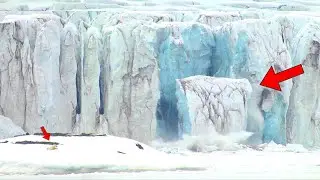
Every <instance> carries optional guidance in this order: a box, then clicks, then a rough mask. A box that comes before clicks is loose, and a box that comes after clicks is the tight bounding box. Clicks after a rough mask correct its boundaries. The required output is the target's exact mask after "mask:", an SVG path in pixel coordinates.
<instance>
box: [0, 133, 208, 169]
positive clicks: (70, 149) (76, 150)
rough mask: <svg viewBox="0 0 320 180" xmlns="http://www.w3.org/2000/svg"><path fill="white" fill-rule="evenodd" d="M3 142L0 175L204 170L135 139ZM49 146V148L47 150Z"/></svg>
mask: <svg viewBox="0 0 320 180" xmlns="http://www.w3.org/2000/svg"><path fill="white" fill-rule="evenodd" d="M6 141H8V142H7V143H0V154H6V156H0V174H7V175H8V174H20V173H22V172H23V173H24V174H70V173H80V172H81V173H89V172H131V171H151V170H153V171H159V170H162V171H163V170H202V169H205V168H206V164H205V163H203V162H200V161H199V162H194V161H193V160H192V159H190V158H185V157H182V156H177V155H169V154H166V153H164V152H160V151H157V150H155V149H153V148H151V147H149V146H147V145H145V144H142V143H139V142H137V141H134V140H130V139H126V138H120V137H115V136H98V137H58V136H52V137H51V139H50V141H51V142H57V143H59V145H57V149H56V150H49V149H50V148H49V147H50V146H49V145H43V144H29V145H21V144H14V143H15V142H19V141H36V142H45V140H44V139H43V138H42V137H41V136H21V137H16V138H11V139H6ZM48 148H49V149H48Z"/></svg>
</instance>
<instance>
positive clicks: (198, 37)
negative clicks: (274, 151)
mask: <svg viewBox="0 0 320 180" xmlns="http://www.w3.org/2000/svg"><path fill="white" fill-rule="evenodd" d="M159 3H160V2H140V1H139V2H138V1H137V2H131V1H130V2H129V1H123V2H119V1H112V2H111V1H108V2H104V1H103V2H91V1H87V2H86V3H84V2H73V3H68V2H51V1H50V2H49V1H44V2H43V3H42V4H41V3H40V4H38V6H31V5H26V6H24V5H23V3H22V4H20V5H19V6H14V5H13V4H10V3H9V4H8V3H7V4H6V6H4V7H3V8H4V10H5V11H3V12H1V13H0V20H1V23H0V26H1V31H0V43H1V46H0V114H2V115H4V116H7V117H9V118H10V119H12V120H13V122H14V123H15V124H17V125H18V126H19V127H21V128H22V129H23V130H25V131H26V132H30V133H35V132H39V131H40V129H39V127H40V126H42V125H45V126H46V127H47V129H48V131H50V132H72V133H108V134H112V135H118V136H125V137H129V138H133V139H136V140H139V141H142V142H150V141H151V140H152V139H154V138H156V137H161V138H164V139H168V140H172V139H177V138H180V137H182V134H183V133H189V132H191V131H192V130H193V129H194V128H195V127H194V125H192V124H189V125H186V124H185V123H187V122H191V119H196V121H202V120H198V119H197V118H195V117H194V113H196V112H198V111H202V112H204V113H203V114H204V117H207V116H209V115H210V112H211V110H213V109H210V108H209V109H208V112H207V110H204V109H203V110H199V109H194V108H195V107H193V106H191V105H193V104H192V103H191V101H190V103H191V104H190V103H189V101H188V103H182V102H183V101H186V100H188V98H190V97H189V96H190V95H191V94H194V95H196V94H199V96H198V95H197V96H198V97H197V98H198V99H197V100H196V102H195V104H194V105H196V104H197V103H200V104H199V107H200V106H201V103H202V101H201V99H202V98H203V97H202V95H201V94H206V93H209V94H210V93H211V90H210V89H208V88H209V86H210V87H211V86H212V87H213V86H214V85H212V84H211V83H213V84H216V83H217V84H221V85H223V84H224V83H231V84H234V82H238V81H239V82H240V81H243V83H244V84H247V83H248V82H249V83H250V86H251V89H252V91H251V90H250V92H251V93H248V92H249V91H247V90H248V89H247V87H249V85H248V86H247V85H245V86H242V85H241V86H236V85H235V88H236V89H237V88H239V89H241V93H238V95H232V97H229V98H230V99H224V98H223V99H219V98H222V97H216V98H217V99H219V101H221V106H222V107H224V108H225V110H226V109H228V107H229V105H230V102H229V101H231V100H236V102H235V103H234V104H232V108H236V111H237V112H241V113H239V114H238V115H230V117H224V118H223V120H222V119H221V122H224V121H228V122H232V123H231V124H228V125H226V127H223V128H222V125H221V126H220V125H219V123H218V121H220V119H219V118H211V119H210V118H209V119H210V120H213V121H216V122H217V123H216V124H217V125H215V127H214V128H216V129H218V131H221V132H223V131H225V130H226V131H229V130H231V129H236V130H237V131H240V130H247V131H250V132H254V135H253V136H252V137H251V138H252V139H251V140H252V141H254V142H257V143H261V142H269V141H274V142H276V143H282V144H285V143H287V142H290V143H301V144H304V145H306V146H315V145H317V144H319V143H320V137H319V133H320V132H319V130H320V129H319V113H320V107H319V106H320V103H319V94H318V91H319V84H318V78H319V50H318V48H319V35H318V34H317V32H318V30H319V24H320V23H319V22H320V21H319V19H318V17H317V15H316V14H315V13H313V12H311V11H312V8H311V7H310V6H308V8H309V9H308V8H305V6H304V5H302V4H301V3H300V5H297V6H292V5H290V4H287V2H283V3H270V4H265V3H263V2H261V3H259V2H252V3H224V4H221V3H220V4H215V5H213V4H214V3H212V4H205V3H204V2H202V1H201V2H199V3H191V2H179V3H174V4H172V3H171V4H170V3H169V4H165V5H160V4H161V3H160V4H159ZM3 8H2V9H3ZM243 8H245V9H243ZM248 8H249V9H248ZM29 10H30V11H29ZM284 10H285V11H284ZM291 10H295V11H296V10H299V11H301V12H300V14H299V15H297V13H296V12H290V11H291ZM306 10H310V12H309V11H306ZM300 63H302V64H303V67H304V68H305V74H303V75H301V76H299V77H297V78H293V79H292V80H288V81H286V82H283V83H281V88H282V91H281V92H277V91H274V90H271V89H267V88H263V87H262V86H260V85H259V83H260V81H261V80H262V79H263V76H264V75H265V73H266V72H267V70H268V69H269V68H270V66H273V67H274V68H275V70H276V71H277V72H279V71H282V70H285V69H288V68H290V67H292V66H293V65H297V64H300ZM197 75H202V76H208V77H206V78H204V79H211V80H210V83H208V82H207V81H206V83H204V84H203V83H201V82H202V81H204V79H202V78H199V76H197ZM192 76H196V77H192ZM213 77H214V78H213ZM185 78H187V79H188V78H191V79H192V81H191V82H192V83H191V84H192V85H191V84H189V85H190V86H188V87H193V90H192V91H190V92H189V91H188V92H187V91H186V90H182V89H183V88H182V87H183V86H182V83H181V82H185V80H186V79H185ZM220 78H221V79H220ZM226 78H227V79H228V80H226ZM177 79H178V81H177ZM235 79H238V80H235ZM240 79H242V80H240ZM244 79H247V80H244ZM177 82H178V85H177ZM240 84H241V83H240ZM232 86H233V85H232ZM181 88H182V89H181ZM245 89H246V90H245ZM239 92H240V90H239ZM221 93H222V95H221V96H223V97H224V96H225V95H224V94H228V93H229V92H228V91H223V92H221ZM192 96H193V95H192ZM189 100H190V99H189ZM213 102H215V99H211V100H210V101H208V103H213ZM181 103H182V104H181ZM219 106H220V105H219ZM230 106H231V105H230ZM233 106H234V107H233ZM187 107H188V108H187ZM212 108H213V107H212ZM247 110H249V111H247ZM226 112H229V111H225V112H224V113H223V114H225V113H226ZM207 113H209V114H207ZM219 113H220V112H219ZM211 115H212V114H211ZM211 115H210V116H211ZM215 115H217V114H215ZM212 116H213V117H214V115H212ZM219 117H220V116H219ZM200 119H201V118H200ZM210 128H213V127H210ZM224 128H225V130H224ZM209 130H210V129H206V130H204V131H209Z"/></svg>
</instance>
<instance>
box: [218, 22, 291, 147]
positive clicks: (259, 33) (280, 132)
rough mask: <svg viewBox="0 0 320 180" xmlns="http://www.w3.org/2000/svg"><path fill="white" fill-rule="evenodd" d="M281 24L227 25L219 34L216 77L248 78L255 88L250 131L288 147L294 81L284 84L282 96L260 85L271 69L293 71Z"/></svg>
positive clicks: (266, 139)
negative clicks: (286, 129) (287, 119)
mask: <svg viewBox="0 0 320 180" xmlns="http://www.w3.org/2000/svg"><path fill="white" fill-rule="evenodd" d="M280 30H281V28H280V24H279V23H277V22H274V21H268V20H247V21H237V22H232V23H227V24H225V25H223V26H222V27H221V28H220V29H219V30H218V32H217V33H216V37H217V38H216V43H217V53H216V57H215V62H216V63H215V64H219V63H221V66H220V67H219V69H214V70H215V71H214V75H215V76H219V77H231V78H239V77H241V78H246V79H248V80H249V81H250V83H251V84H252V88H253V92H252V98H250V100H249V103H248V104H249V105H248V108H249V109H251V111H249V112H248V128H247V129H248V130H249V131H252V132H256V134H257V136H262V139H263V141H266V142H268V141H271V140H272V141H275V142H277V143H285V139H286V138H285V134H286V131H285V121H286V119H285V115H286V111H287V108H288V104H289V96H290V90H291V86H292V83H291V80H288V81H286V82H284V83H281V86H282V87H281V88H282V89H283V91H282V92H275V91H272V90H269V89H264V88H263V87H261V86H260V85H259V83H260V81H261V79H263V77H264V75H265V72H267V70H268V69H269V68H270V66H273V67H275V69H276V71H277V72H279V71H283V70H285V69H288V68H289V67H291V57H290V54H289V51H288V50H287V48H286V45H285V43H284V42H283V40H282V36H281V35H282V34H281V31H280Z"/></svg>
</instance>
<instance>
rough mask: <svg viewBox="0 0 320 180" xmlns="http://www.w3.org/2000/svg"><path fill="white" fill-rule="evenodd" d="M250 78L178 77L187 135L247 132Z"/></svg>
mask: <svg viewBox="0 0 320 180" xmlns="http://www.w3.org/2000/svg"><path fill="white" fill-rule="evenodd" d="M251 91H252V88H251V85H250V83H249V81H248V80H247V79H228V78H215V77H209V76H192V77H189V78H185V79H179V80H177V92H176V95H177V97H178V112H179V119H180V120H181V121H182V122H181V123H182V124H183V126H182V129H183V132H184V134H185V133H186V134H189V135H207V134H214V133H215V132H217V133H219V134H228V133H232V132H241V131H246V128H247V123H246V118H247V117H246V115H247V104H248V97H250V94H251Z"/></svg>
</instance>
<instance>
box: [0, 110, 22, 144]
mask: <svg viewBox="0 0 320 180" xmlns="http://www.w3.org/2000/svg"><path fill="white" fill-rule="evenodd" d="M24 134H26V133H25V132H24V131H23V130H22V129H21V127H19V126H17V125H15V124H14V123H13V122H12V120H11V119H9V118H7V117H4V116H1V115H0V139H5V138H11V137H14V136H18V135H24Z"/></svg>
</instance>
